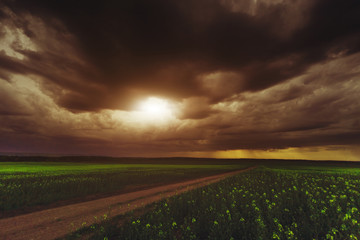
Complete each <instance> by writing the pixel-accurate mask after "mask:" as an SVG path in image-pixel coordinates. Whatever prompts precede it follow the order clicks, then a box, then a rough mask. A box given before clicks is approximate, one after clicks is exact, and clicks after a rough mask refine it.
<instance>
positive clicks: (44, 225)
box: [0, 167, 255, 240]
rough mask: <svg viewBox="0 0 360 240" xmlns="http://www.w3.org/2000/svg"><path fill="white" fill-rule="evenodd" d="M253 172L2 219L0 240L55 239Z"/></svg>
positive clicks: (154, 188)
mask: <svg viewBox="0 0 360 240" xmlns="http://www.w3.org/2000/svg"><path fill="white" fill-rule="evenodd" d="M253 168H255V167H250V168H247V169H243V170H238V171H233V172H228V173H223V174H218V175H213V176H209V177H204V178H199V179H195V180H190V181H185V182H181V183H175V184H169V185H164V186H159V187H153V188H150V189H146V190H141V191H136V192H130V193H124V194H120V195H116V196H111V197H106V198H101V199H96V200H92V201H86V202H81V203H75V204H70V205H66V206H60V207H56V208H51V209H46V210H41V211H37V212H33V213H29V214H24V215H20V216H15V217H10V218H5V219H0V239H4V240H19V239H26V240H31V239H33V240H37V239H42V240H46V239H56V238H59V237H63V236H65V235H66V234H68V233H71V232H73V231H76V230H77V229H79V228H81V227H85V226H89V225H91V224H93V223H99V222H100V221H102V220H104V219H106V218H109V217H112V216H116V215H120V214H124V213H126V212H128V211H131V210H134V209H137V208H140V207H143V206H145V205H148V204H151V203H154V202H156V201H159V200H161V199H164V198H167V197H171V196H173V195H176V194H180V193H183V192H186V191H188V190H191V189H194V188H197V187H201V186H204V185H208V184H210V183H214V182H218V181H220V180H221V179H224V178H226V177H229V176H233V175H236V174H238V173H241V172H244V171H248V170H251V169H253Z"/></svg>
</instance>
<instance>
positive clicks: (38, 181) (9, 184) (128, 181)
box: [0, 162, 245, 217]
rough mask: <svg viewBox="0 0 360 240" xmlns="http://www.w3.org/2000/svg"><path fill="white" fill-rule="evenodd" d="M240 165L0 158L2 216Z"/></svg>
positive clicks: (211, 172) (195, 176) (187, 177)
mask: <svg viewBox="0 0 360 240" xmlns="http://www.w3.org/2000/svg"><path fill="white" fill-rule="evenodd" d="M241 168H245V165H191V164H182V165H170V164H99V163H96V164H94V163H71V162H67V163H59V162H36V163H34V162H15V163H14V162H0V210H1V213H2V215H1V216H5V215H6V212H9V211H10V210H17V209H24V208H27V207H31V206H39V205H40V206H41V205H47V204H50V203H54V202H57V201H63V200H69V199H75V198H81V197H85V196H89V195H94V194H111V193H120V192H127V191H135V190H139V189H144V188H147V187H152V186H157V185H162V184H169V183H174V182H179V181H185V180H189V179H193V178H198V177H203V176H208V175H212V174H217V173H222V172H227V171H232V170H236V169H241ZM1 216H0V217H1Z"/></svg>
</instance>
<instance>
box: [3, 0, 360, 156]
mask: <svg viewBox="0 0 360 240" xmlns="http://www.w3.org/2000/svg"><path fill="white" fill-rule="evenodd" d="M0 7H1V8H0V20H1V22H0V39H1V43H0V78H1V79H0V101H1V103H2V104H1V105H0V123H1V127H0V134H2V135H3V136H8V138H9V142H8V143H5V142H6V141H5V140H4V139H5V137H2V138H1V141H2V142H1V144H3V145H4V146H5V145H6V146H8V147H7V148H8V149H10V146H14V145H16V142H19V144H20V142H22V143H25V142H26V141H31V140H30V139H31V137H34V139H35V140H34V144H31V146H30V145H29V147H28V148H27V149H31V148H32V147H34V149H37V148H38V147H36V146H40V145H41V144H42V143H43V142H46V141H47V140H48V139H52V143H50V142H49V143H48V145H46V146H48V148H49V149H53V151H55V152H56V151H60V149H64V148H68V149H70V148H71V149H72V150H71V152H76V146H77V145H78V146H81V147H79V151H85V149H86V148H88V147H89V146H96V145H99V146H102V147H104V148H103V149H107V150H108V151H109V152H112V153H116V152H117V151H120V152H131V151H133V150H134V149H138V148H142V149H146V151H150V152H157V151H161V149H167V150H168V151H187V150H190V151H212V150H227V149H245V148H248V149H269V148H287V147H305V146H321V145H356V144H360V143H359V133H358V127H359V122H360V112H359V110H358V109H360V106H359V104H358V100H357V99H358V95H359V91H360V90H359V87H358V86H359V84H358V80H359V76H360V69H359V68H358V66H359V64H360V60H359V59H360V56H359V50H360V44H359V43H360V24H359V23H360V2H359V1H357V0H348V1H339V0H315V1H310V0H305V1H267V0H258V1H251V0H244V1H240V0H239V1H233V0H198V1H192V0H184V1H175V0H171V1H169V0H154V1H146V0H135V1H134V0H131V1H130V0H125V1H115V0H110V1H85V0H78V1H69V0H53V1H46V0H34V1H21V0H3V1H1V3H0ZM23 79H28V82H27V83H26V84H25V85H24V80H23ZM22 85H23V86H22ZM147 97H159V98H164V99H167V100H169V102H171V103H173V104H174V105H175V106H176V107H175V108H176V110H175V118H176V119H175V120H174V123H172V125H171V124H169V126H167V127H165V126H164V127H163V128H162V129H161V128H156V127H154V126H151V124H148V125H146V124H143V123H132V121H133V120H132V119H131V117H129V118H126V116H127V115H126V114H130V112H131V110H134V109H135V108H136V104H137V103H138V102H139V101H141V99H146V98H147ZM108 109H113V110H125V111H128V112H127V113H124V112H122V114H123V115H121V116H120V117H119V119H120V120H119V119H116V116H115V117H114V115H112V114H111V113H109V112H107V110H108ZM158 121H160V120H158ZM176 121H177V122H176ZM119 122H120V123H119ZM131 124H133V125H136V126H135V127H134V126H132V125H131ZM145 125H146V126H145ZM12 134H15V135H12ZM87 139H89V141H87ZM104 139H109V140H106V141H105V140H104ZM55 142H58V143H59V145H58V146H56V144H55ZM115 142H116V143H119V145H116V144H114V143H115ZM68 143H69V144H70V143H73V145H74V147H73V148H72V147H69V144H68ZM51 144H53V145H51ZM20 145H21V144H20ZM35 145H36V146H35ZM70 145H71V144H70ZM81 149H83V150H81ZM99 149H100V148H99ZM93 150H94V152H96V151H100V152H101V150H96V149H95V148H94V149H93ZM34 151H35V150H34ZM36 151H37V150H36ZM39 151H40V148H39ZM69 151H70V150H69ZM104 151H105V150H104Z"/></svg>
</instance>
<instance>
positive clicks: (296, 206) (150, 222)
mask: <svg viewBox="0 0 360 240" xmlns="http://www.w3.org/2000/svg"><path fill="white" fill-rule="evenodd" d="M320 170H321V169H319V168H314V167H312V166H308V167H303V168H302V169H300V170H299V171H297V170H296V169H293V168H292V167H290V169H286V167H283V168H282V169H279V167H277V168H274V169H271V168H269V167H262V168H259V169H256V170H253V171H251V172H245V173H242V174H239V175H237V176H234V177H230V178H227V179H225V180H223V181H221V182H219V183H215V184H212V185H210V186H207V187H203V188H199V189H196V190H193V191H190V192H188V193H185V194H182V195H178V196H175V197H172V198H170V199H167V200H164V201H161V202H158V203H157V204H154V205H153V206H152V210H151V211H149V212H147V213H145V214H144V215H142V216H136V215H135V216H133V217H131V216H128V217H127V221H125V223H124V224H122V226H118V221H119V219H117V218H114V219H113V220H108V221H106V222H105V223H103V224H100V225H94V226H91V227H89V228H87V229H82V230H81V231H82V232H81V234H80V235H82V234H87V236H89V238H90V239H217V240H221V239H360V192H359V189H360V174H359V173H360V172H359V169H345V168H334V169H331V168H330V167H325V168H324V170H325V171H320ZM74 236H76V235H72V237H73V238H72V239H74V238H75V239H76V237H74Z"/></svg>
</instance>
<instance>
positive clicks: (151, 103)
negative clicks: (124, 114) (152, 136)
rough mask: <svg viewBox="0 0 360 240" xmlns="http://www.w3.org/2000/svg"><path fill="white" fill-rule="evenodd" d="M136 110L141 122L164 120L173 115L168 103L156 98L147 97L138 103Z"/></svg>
mask: <svg viewBox="0 0 360 240" xmlns="http://www.w3.org/2000/svg"><path fill="white" fill-rule="evenodd" d="M137 110H138V111H139V113H140V115H141V116H140V117H141V118H142V119H143V120H151V119H153V120H157V121H158V120H166V119H169V118H170V117H171V116H172V115H173V113H172V108H171V106H170V104H169V102H168V101H166V100H164V99H161V98H156V97H149V98H148V99H146V100H145V101H143V102H140V104H139V105H138V108H137Z"/></svg>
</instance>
